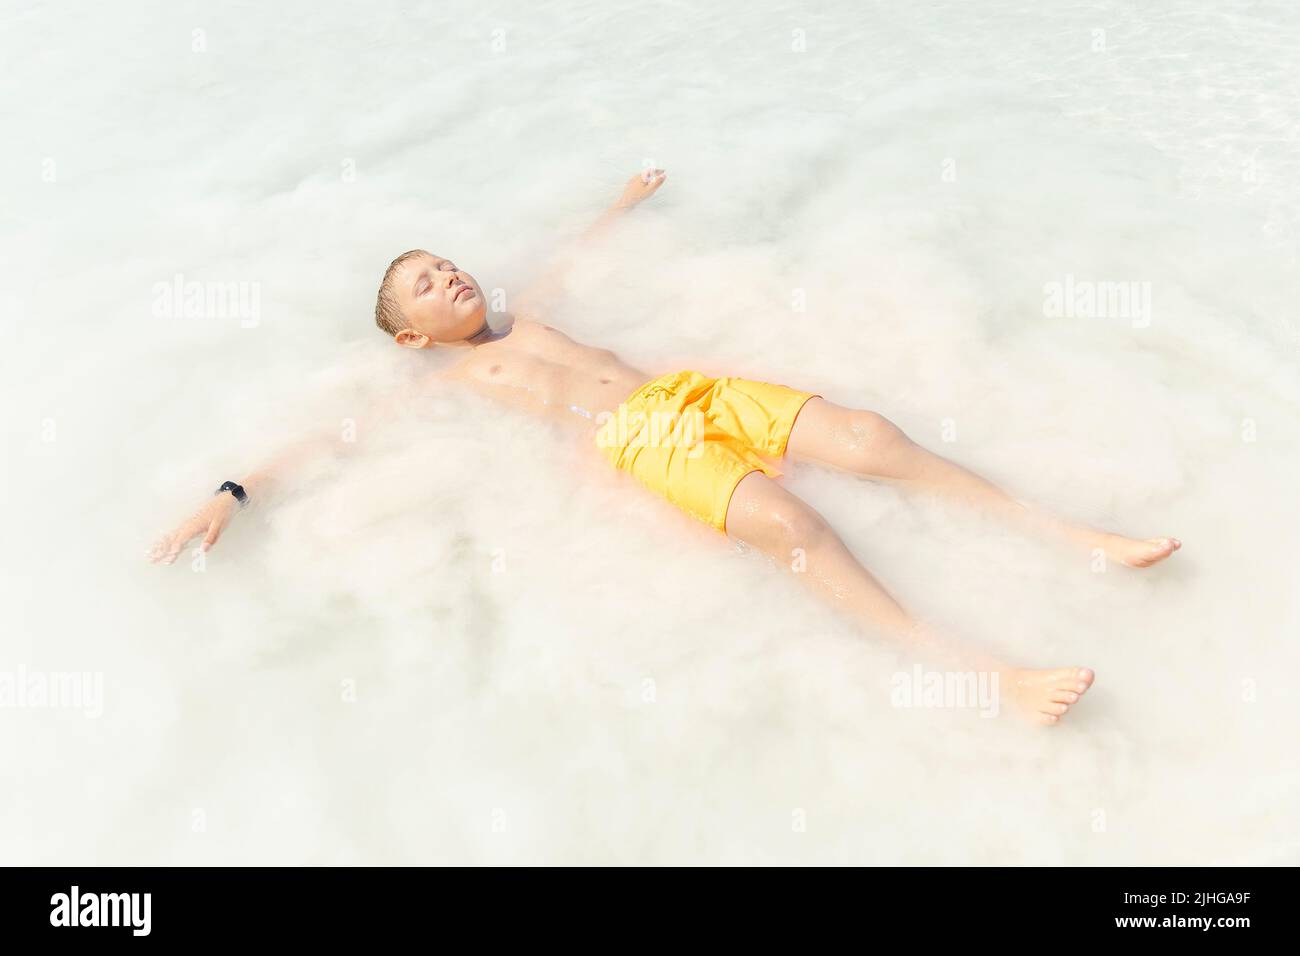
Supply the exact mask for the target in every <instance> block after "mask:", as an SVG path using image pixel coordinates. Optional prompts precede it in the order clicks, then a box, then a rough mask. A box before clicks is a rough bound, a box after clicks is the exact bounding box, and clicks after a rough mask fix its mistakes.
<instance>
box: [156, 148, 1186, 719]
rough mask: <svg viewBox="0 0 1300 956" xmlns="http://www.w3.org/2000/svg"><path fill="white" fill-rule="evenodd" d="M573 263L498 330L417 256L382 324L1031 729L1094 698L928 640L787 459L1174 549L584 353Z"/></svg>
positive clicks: (747, 385) (191, 524)
mask: <svg viewBox="0 0 1300 956" xmlns="http://www.w3.org/2000/svg"><path fill="white" fill-rule="evenodd" d="M665 178H666V175H665V173H664V171H663V170H662V169H655V170H650V171H647V172H645V173H643V174H641V175H639V176H634V177H632V179H631V180H629V181H628V183H627V185H626V186H625V187H624V190H623V193H622V195H621V196H620V197H619V199H618V201H617V202H615V203H614V204H613V205H612V206H611V207H610V208H609V209H608V210H606V212H605V213H604V214H603V215H602V216H601V217H600V218H599V219H598V220H597V221H596V223H595V224H594V225H593V226H592V227H591V228H590V229H588V230H587V232H586V233H585V234H584V236H583V239H582V241H583V242H586V241H590V239H592V238H593V237H595V236H597V235H599V234H600V233H601V232H603V231H604V230H605V229H606V228H607V227H608V225H609V224H610V223H611V222H613V221H614V220H616V219H618V218H619V217H621V216H622V215H623V214H624V213H625V212H626V211H627V210H629V209H632V208H633V207H635V206H636V205H637V204H639V203H640V202H642V201H644V200H645V199H647V198H648V197H649V196H651V195H652V194H653V193H654V192H655V191H656V190H657V189H658V188H659V187H660V186H661V185H662V184H663V182H664V180H665ZM571 265H572V257H569V259H568V261H567V262H563V263H558V264H556V265H555V266H553V267H551V269H550V270H549V271H548V273H547V275H546V276H545V277H544V280H543V282H542V283H540V284H539V286H538V287H535V288H532V289H530V290H528V291H527V292H526V293H524V294H523V295H522V296H521V297H520V299H519V304H518V307H517V308H516V310H515V314H514V316H513V317H507V319H508V320H509V321H508V322H507V323H506V324H504V325H503V326H501V327H500V328H498V329H493V328H492V327H491V326H489V325H488V323H487V304H486V301H485V299H484V296H483V290H482V289H481V288H479V286H478V283H477V282H476V281H475V280H474V277H473V276H471V275H470V274H469V273H467V272H465V271H464V270H462V269H460V268H458V267H457V266H456V264H455V263H453V262H452V261H450V260H448V259H443V258H441V257H439V256H435V255H432V254H430V253H428V252H425V251H423V250H413V251H411V252H407V253H404V254H402V255H401V256H399V257H398V258H397V259H395V260H393V262H392V264H390V265H389V267H388V270H387V271H386V272H385V273H384V278H383V282H382V283H381V284H380V288H379V297H378V301H377V303H376V307H375V321H376V323H377V324H378V325H379V327H380V328H381V329H383V330H384V331H385V332H386V333H388V334H389V335H390V336H392V338H393V340H394V341H395V342H396V343H397V344H398V345H400V346H402V347H404V348H411V349H435V348H436V349H443V350H453V351H455V352H456V353H458V354H459V356H460V358H459V361H457V362H456V363H455V364H454V365H453V366H452V367H451V368H450V369H449V370H448V371H446V372H445V373H441V374H440V375H439V376H438V377H439V378H441V379H444V380H447V381H452V382H456V383H460V384H463V385H467V386H470V387H472V388H475V389H477V390H479V391H481V392H485V393H487V394H489V395H491V396H494V397H496V398H499V399H501V400H503V401H505V402H507V403H509V404H512V405H514V406H516V407H518V408H520V409H523V410H526V411H529V412H532V413H535V414H539V415H544V416H547V417H550V418H552V419H555V420H557V421H561V422H566V423H568V424H570V425H573V426H575V427H578V428H582V429H586V430H587V431H588V432H589V433H590V434H591V437H592V445H593V448H594V450H595V451H597V452H599V453H602V454H604V456H605V457H606V458H607V459H608V460H609V461H610V462H611V463H612V464H613V465H614V466H615V467H616V468H619V469H621V470H623V471H627V472H629V473H630V474H632V475H634V476H635V477H636V478H637V479H638V480H640V481H641V482H642V483H643V484H644V485H646V486H647V487H649V488H650V489H651V490H653V491H655V492H657V493H659V494H661V495H663V496H664V497H666V498H667V499H668V500H669V501H671V502H673V503H674V504H675V505H677V506H678V507H680V508H681V509H683V510H684V511H686V512H688V513H689V514H691V515H693V516H695V517H696V518H699V519H700V520H702V521H704V522H707V523H708V524H709V525H711V526H712V527H714V528H715V529H717V530H718V531H719V532H721V533H723V534H727V535H729V536H731V537H732V538H735V539H738V540H740V541H743V542H746V543H747V544H749V545H750V546H752V547H754V548H757V549H758V550H760V551H762V552H764V553H765V554H768V555H772V556H775V557H776V558H778V559H779V560H778V562H777V563H778V565H779V566H780V565H787V564H788V560H789V556H790V555H791V553H792V552H793V551H794V550H795V549H801V550H802V553H803V555H804V558H805V560H804V573H802V574H801V575H800V579H801V580H802V581H803V582H804V583H805V584H806V585H807V586H808V587H810V588H812V589H813V590H814V591H815V592H817V593H818V594H820V595H821V596H822V597H823V598H824V599H826V600H828V601H830V602H831V603H832V604H833V605H835V606H838V607H840V608H841V609H842V610H843V611H844V612H845V613H847V614H848V615H849V616H850V617H852V618H854V619H856V620H857V621H859V622H861V623H863V624H865V625H868V626H870V627H873V628H876V629H879V630H881V631H883V632H884V633H886V634H888V635H890V636H893V637H897V638H900V639H904V640H906V641H908V642H910V643H911V644H912V645H914V646H917V647H918V648H920V647H924V648H925V649H927V650H929V651H930V652H932V653H936V652H937V653H939V654H942V655H944V656H948V657H951V658H957V659H960V660H962V661H963V663H964V664H973V665H974V666H976V667H977V668H978V669H980V670H986V671H989V672H991V673H992V674H994V675H996V678H997V680H998V683H999V686H1000V687H1001V688H1003V689H1005V690H1007V691H1008V692H1009V693H1010V695H1011V698H1012V701H1013V703H1015V704H1016V705H1017V707H1018V709H1019V710H1020V711H1021V712H1022V713H1023V714H1025V715H1026V716H1027V717H1028V718H1029V719H1030V720H1032V721H1034V722H1037V723H1040V724H1044V725H1051V724H1055V723H1057V722H1058V721H1059V720H1060V718H1061V717H1062V716H1064V715H1065V713H1066V712H1067V711H1068V710H1069V709H1070V707H1071V705H1073V704H1075V703H1077V702H1078V701H1079V699H1080V698H1081V697H1082V696H1083V694H1084V693H1086V692H1087V690H1088V688H1089V687H1090V686H1091V684H1092V680H1093V674H1092V672H1091V671H1090V670H1087V669H1086V668H1080V667H1066V668H1058V669H1050V670H1028V669H1022V668H1013V667H1010V666H1008V665H1006V664H1004V663H1002V662H1000V661H996V660H993V659H991V658H988V657H984V656H981V655H970V654H966V653H964V652H960V651H958V650H957V648H956V647H955V646H954V645H952V644H950V643H949V642H947V641H945V640H944V639H942V638H940V637H938V636H937V635H934V634H931V633H928V632H927V631H925V630H924V629H923V628H921V627H920V625H919V624H918V623H917V622H916V621H915V620H913V618H912V617H911V616H910V615H909V614H908V613H907V611H905V610H904V609H903V608H902V607H901V606H899V604H898V603H897V602H896V601H895V600H894V599H893V598H892V597H891V596H890V595H889V593H888V592H887V591H885V589H884V588H883V587H881V585H880V584H879V583H877V581H876V580H875V578H874V577H872V576H871V574H870V573H869V572H868V571H867V570H866V569H865V568H864V567H863V566H862V565H861V564H859V563H858V561H857V560H856V559H855V558H854V557H853V555H852V554H851V553H850V552H849V550H848V548H846V547H845V545H844V543H843V542H842V541H841V540H840V539H839V537H838V536H837V535H836V534H835V532H834V531H833V530H832V529H831V528H830V527H829V526H828V525H827V523H826V522H825V520H823V519H822V517H821V516H820V515H819V514H818V513H817V512H816V511H814V510H813V509H812V508H811V507H810V506H809V505H807V504H806V503H804V502H803V501H802V500H800V499H799V498H797V497H796V496H795V495H793V494H791V493H790V492H789V491H787V490H786V489H785V488H784V487H782V485H781V484H779V483H778V482H777V481H776V480H775V479H776V478H777V477H778V476H779V472H778V471H777V470H776V468H775V467H774V464H773V463H774V462H776V461H779V460H781V459H783V458H791V459H794V460H795V461H811V462H818V463H821V464H825V465H830V466H832V467H834V468H838V469H841V470H844V471H848V472H851V473H854V474H859V475H864V476H870V477H872V478H878V479H886V480H894V481H900V482H906V483H907V484H908V485H910V486H912V487H914V488H917V489H920V490H924V491H927V492H930V493H933V494H937V495H940V496H943V497H945V498H949V499H953V500H960V501H963V502H965V503H967V504H969V505H971V506H974V507H977V508H980V509H983V510H985V511H989V512H993V513H995V514H997V515H999V516H1001V517H1003V518H1005V519H1007V520H1009V521H1012V522H1015V523H1017V524H1019V525H1021V526H1024V527H1027V528H1032V529H1034V530H1037V531H1041V532H1044V533H1047V534H1050V535H1054V536H1056V537H1059V538H1061V539H1064V540H1066V541H1068V542H1070V543H1072V544H1075V545H1077V546H1080V547H1084V548H1089V549H1101V550H1102V551H1103V552H1104V553H1105V554H1106V556H1107V558H1108V559H1110V560H1113V561H1118V562H1120V563H1122V564H1125V565H1128V566H1129V567H1136V568H1142V567H1148V566H1150V565H1153V564H1155V563H1157V562H1159V561H1162V560H1164V559H1165V558H1167V557H1169V555H1171V554H1172V553H1173V552H1174V551H1176V550H1177V549H1178V548H1179V547H1181V544H1180V543H1179V541H1178V540H1177V539H1175V538H1152V539H1148V540H1138V539H1133V538H1126V537H1123V536H1121V535H1116V534H1107V533H1104V532H1101V531H1097V530H1095V529H1092V528H1088V527H1083V526H1080V525H1074V524H1071V523H1069V522H1066V521H1064V520H1061V519H1059V518H1055V517H1051V516H1049V515H1045V514H1042V513H1040V512H1037V511H1035V510H1033V509H1030V508H1028V507H1026V506H1025V505H1023V504H1021V503H1019V502H1017V501H1015V500H1013V499H1012V498H1010V497H1009V496H1008V495H1006V494H1005V493H1004V492H1003V491H1001V490H1000V489H998V488H996V487H994V486H993V485H992V484H990V483H989V482H987V481H985V480H984V479H982V478H980V477H978V476H976V475H974V474H972V473H971V472H969V471H967V470H965V469H964V468H961V467H960V466H958V465H955V464H953V463H952V462H949V461H947V460H945V459H943V458H941V457H939V456H937V455H934V454H932V453H931V452H928V451H926V450H925V449H923V448H921V447H920V446H918V445H916V444H914V443H913V442H912V441H911V440H910V439H908V438H907V436H906V435H904V434H903V433H902V432H901V431H900V430H899V429H898V428H897V427H896V426H894V425H893V424H892V423H891V422H889V421H888V420H886V419H885V418H883V417H882V416H880V415H878V414H876V413H875V412H870V411H863V410H859V409H852V408H843V407H840V406H838V405H834V404H832V403H830V402H828V401H826V400H824V399H822V398H820V397H818V396H816V395H813V394H810V393H807V392H800V391H795V390H794V389H790V388H786V387H784V386H781V385H771V384H767V383H763V382H754V381H748V380H744V379H735V378H712V377H708V376H705V375H703V374H701V373H699V372H693V371H684V372H675V373H671V374H668V375H663V376H660V377H657V378H655V377H652V376H650V375H648V374H646V373H645V372H642V371H639V370H637V369H635V368H633V367H631V366H629V365H627V364H626V363H624V362H623V361H622V360H620V359H619V358H618V357H617V356H615V355H614V354H613V353H612V352H609V351H606V350H604V349H596V348H591V347H588V346H585V345H581V344H579V343H577V342H575V341H574V340H572V339H570V338H569V337H568V336H566V335H564V334H563V333H561V332H559V331H557V330H556V329H554V328H552V327H551V326H549V325H545V324H542V320H543V319H544V318H545V316H546V313H547V307H546V305H545V303H546V301H547V299H548V295H547V293H548V291H552V290H554V288H555V287H556V286H557V285H558V284H559V281H560V280H561V278H562V276H563V270H564V269H565V268H567V267H569V266H571ZM320 444H321V443H319V442H318V443H305V444H304V445H302V446H298V447H296V448H292V449H289V450H288V451H287V452H286V453H285V454H283V455H281V456H280V457H279V458H278V459H276V460H275V461H272V462H270V463H269V464H267V465H266V466H265V467H263V468H261V469H259V470H258V471H256V472H254V473H253V474H250V475H247V476H245V477H244V478H243V479H242V481H241V482H239V483H235V482H230V481H227V482H225V483H224V484H223V485H222V486H221V488H220V489H219V490H218V493H217V494H216V495H215V496H214V497H213V498H212V499H211V500H210V501H209V502H207V503H206V504H205V505H204V506H203V507H202V508H200V510H199V511H198V512H197V513H196V514H195V515H194V516H192V517H191V518H190V519H188V520H187V521H184V522H182V523H181V524H180V525H179V526H178V527H177V528H176V529H175V530H174V531H173V532H172V533H170V534H168V535H166V536H165V537H164V538H163V539H162V540H161V541H159V542H158V544H156V545H155V547H154V549H153V551H152V552H151V554H150V556H151V559H152V560H154V561H162V562H164V563H167V564H170V563H172V562H173V561H175V559H176V556H177V555H178V554H179V553H180V550H181V549H182V548H183V547H184V546H185V545H186V544H187V543H188V542H189V541H191V540H193V539H194V538H196V537H198V536H200V535H202V536H203V542H202V545H201V547H202V549H203V550H207V549H208V548H210V547H211V546H212V545H214V544H215V543H216V542H217V539H218V537H219V536H220V534H221V531H222V529H223V528H224V527H225V526H226V524H227V523H228V522H229V520H230V518H231V516H232V515H233V514H234V513H235V511H236V508H237V505H242V504H243V503H245V502H246V501H247V500H248V499H249V498H255V497H257V496H258V495H259V494H260V493H261V492H262V491H263V489H264V488H265V487H266V485H267V483H268V482H269V481H270V480H271V479H272V477H273V476H274V475H275V474H276V473H277V472H279V471H282V470H283V469H284V468H286V467H288V466H290V465H291V464H292V463H293V462H294V461H296V460H298V459H300V458H301V457H303V456H304V455H306V454H309V453H310V452H312V451H313V450H315V449H316V448H317V447H318V446H319V445H320Z"/></svg>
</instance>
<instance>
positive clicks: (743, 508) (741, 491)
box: [726, 471, 1092, 724]
mask: <svg viewBox="0 0 1300 956" xmlns="http://www.w3.org/2000/svg"><path fill="white" fill-rule="evenodd" d="M726 531H727V534H728V535H730V536H731V537H733V538H735V539H737V540H740V541H744V542H745V543H746V544H749V545H751V546H753V547H755V548H757V549H758V550H760V551H762V552H763V553H764V554H767V555H769V556H770V557H772V558H774V559H775V560H776V562H777V564H778V566H781V567H784V568H785V569H787V570H788V571H791V572H794V573H796V575H797V577H798V578H799V579H800V580H801V581H802V582H803V583H804V584H805V585H806V586H807V587H809V588H810V589H812V590H813V591H814V592H815V593H817V594H818V595H819V596H820V597H822V598H823V599H824V600H825V601H827V602H828V603H830V604H831V605H832V606H834V607H837V608H839V609H840V610H841V611H843V612H844V613H846V614H847V615H849V616H850V617H852V618H853V619H855V620H857V621H858V622H859V623H862V624H865V625H867V626H868V627H872V628H875V629H877V630H880V631H882V632H884V633H885V634H886V635H887V636H889V637H891V638H894V639H897V640H901V641H904V642H906V643H907V644H908V645H909V647H911V648H912V649H914V650H916V651H917V652H919V653H922V654H924V655H926V656H927V657H929V658H930V659H931V660H932V661H934V662H935V663H942V664H944V665H945V666H948V667H952V668H953V669H960V670H979V671H990V672H997V673H998V674H999V675H1000V676H999V680H1000V685H1001V688H1002V690H1003V692H1005V693H1007V694H1008V695H1009V696H1010V697H1012V698H1013V699H1014V701H1015V702H1016V704H1017V705H1018V706H1019V708H1020V709H1021V710H1022V711H1024V712H1026V713H1028V714H1029V715H1030V717H1031V718H1032V719H1034V720H1037V721H1039V722H1041V723H1044V724H1053V723H1056V721H1057V720H1059V719H1060V717H1061V716H1063V715H1064V714H1065V712H1066V711H1067V710H1069V708H1070V705H1071V704H1073V703H1075V702H1077V701H1078V699H1079V697H1080V696H1081V695H1082V694H1083V693H1084V692H1086V691H1087V689H1088V687H1089V686H1091V684H1092V672H1091V671H1089V670H1087V669H1085V668H1079V667H1066V668H1057V669H1054V670H1024V669H1020V668H1013V667H1009V666H1008V665H1006V664H1004V663H1002V662H1001V661H998V660H996V659H994V658H991V657H989V656H987V655H984V654H979V653H974V652H972V651H969V650H967V649H965V648H962V647H960V646H958V645H957V644H956V643H955V642H953V641H951V640H948V639H946V638H943V637H941V636H939V635H937V634H935V633H934V632H933V631H931V630H929V629H928V628H925V627H923V626H922V625H921V624H920V623H919V622H917V621H916V620H915V619H914V618H912V616H911V615H910V614H908V613H907V611H905V610H904V609H903V608H902V607H901V606H900V605H899V603H898V602H897V601H895V600H894V598H893V597H891V596H890V594H889V592H888V591H886V590H885V589H884V588H883V587H882V586H881V585H880V583H879V582H878V581H876V579H875V578H874V577H872V575H871V573H870V572H869V571H867V569H866V568H864V567H863V566H862V565H861V564H860V563H858V561H857V559H856V558H854V557H853V555H852V554H851V553H850V552H849V550H848V548H847V547H845V545H844V542H843V541H841V540H840V538H839V535H837V534H836V533H835V531H834V529H832V528H831V527H830V525H828V524H827V523H826V521H825V519H823V518H822V516H821V515H819V514H818V513H817V512H816V511H815V510H813V509H812V508H811V507H810V506H809V505H807V504H806V503H805V502H804V501H802V500H801V499H799V498H798V497H796V496H795V495H793V494H791V493H790V492H788V491H786V490H785V489H784V488H782V487H781V486H780V485H778V484H777V483H776V482H774V481H772V480H771V479H770V478H768V477H767V476H765V475H764V474H763V473H762V472H757V471H756V472H752V473H750V474H749V475H746V476H745V477H744V478H743V479H741V481H740V484H738V485H737V486H736V490H735V492H734V493H733V494H732V496H731V502H730V504H729V506H728V508H727V521H726Z"/></svg>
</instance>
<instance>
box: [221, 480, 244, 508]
mask: <svg viewBox="0 0 1300 956" xmlns="http://www.w3.org/2000/svg"><path fill="white" fill-rule="evenodd" d="M223 491H228V492H230V493H231V494H232V495H234V496H235V500H236V501H238V502H239V507H241V508H243V507H245V506H247V505H248V492H246V491H245V490H244V486H243V485H237V484H235V483H234V482H233V481H223V482H222V483H221V487H220V488H218V489H217V490H216V491H214V492H213V494H214V495H219V494H221V493H222V492H223Z"/></svg>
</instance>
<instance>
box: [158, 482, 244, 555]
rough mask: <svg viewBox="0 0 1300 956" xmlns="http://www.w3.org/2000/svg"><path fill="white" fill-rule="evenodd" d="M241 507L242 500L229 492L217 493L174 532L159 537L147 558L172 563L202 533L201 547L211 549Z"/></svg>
mask: <svg viewBox="0 0 1300 956" xmlns="http://www.w3.org/2000/svg"><path fill="white" fill-rule="evenodd" d="M238 510H239V502H238V501H236V500H235V496H234V495H232V494H230V493H229V492H224V491H223V492H222V493H221V494H219V495H215V496H213V498H212V500H211V501H209V502H207V503H206V504H204V505H203V507H202V508H200V509H199V510H198V511H196V512H194V514H192V515H190V517H188V518H186V519H185V520H184V521H182V522H181V523H180V524H179V525H177V526H176V528H175V530H174V531H172V532H171V533H169V534H165V535H163V536H162V537H161V538H159V539H158V541H157V542H156V543H155V544H154V546H153V547H152V548H150V549H149V553H148V554H147V555H146V557H147V558H148V559H149V560H150V561H151V562H153V563H154V564H158V563H160V562H161V563H162V564H171V563H172V562H173V561H175V560H176V556H177V555H178V554H180V553H181V549H182V548H184V547H185V545H187V544H189V543H190V542H191V541H193V540H194V539H195V538H197V537H198V536H199V535H203V543H202V544H201V545H199V547H200V549H201V550H203V551H207V550H208V549H209V548H211V547H212V546H213V545H214V544H216V543H217V539H218V538H220V537H221V532H222V530H223V529H224V528H225V527H226V525H228V524H229V523H230V519H231V517H232V516H233V515H234V513H235V512H236V511H238Z"/></svg>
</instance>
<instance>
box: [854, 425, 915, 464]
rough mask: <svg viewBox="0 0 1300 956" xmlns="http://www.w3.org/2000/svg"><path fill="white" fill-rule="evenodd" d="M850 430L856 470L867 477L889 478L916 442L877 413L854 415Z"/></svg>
mask: <svg viewBox="0 0 1300 956" xmlns="http://www.w3.org/2000/svg"><path fill="white" fill-rule="evenodd" d="M849 428H850V431H851V432H852V435H853V455H854V458H855V461H856V465H857V467H856V468H855V469H854V470H856V471H860V472H861V473H863V474H874V475H886V476H888V473H889V471H890V470H891V466H892V465H896V464H897V463H899V462H900V460H901V459H903V458H904V457H905V456H906V454H907V451H908V450H909V449H910V448H912V440H911V439H910V438H908V437H907V435H906V434H905V433H904V432H903V430H902V429H901V428H899V427H898V426H897V425H895V424H894V423H893V422H891V421H890V420H889V419H888V418H886V417H885V416H884V415H880V414H877V413H876V412H856V413H854V416H853V421H852V423H851V424H850V426H849Z"/></svg>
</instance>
